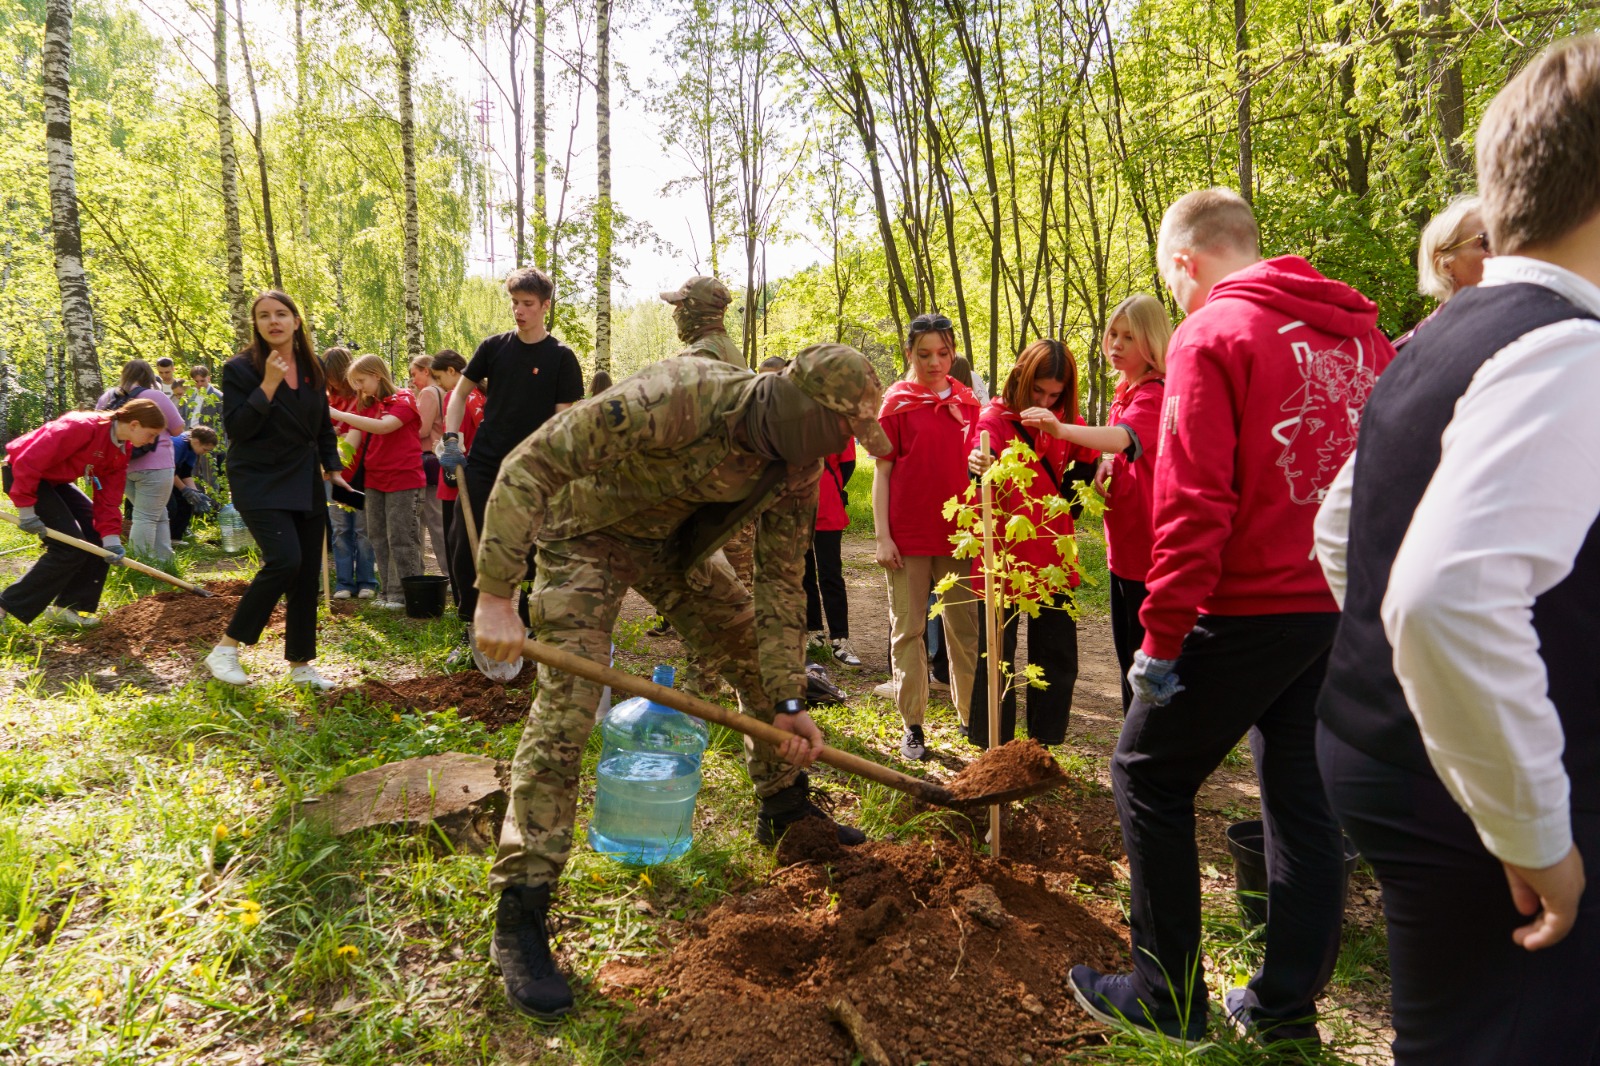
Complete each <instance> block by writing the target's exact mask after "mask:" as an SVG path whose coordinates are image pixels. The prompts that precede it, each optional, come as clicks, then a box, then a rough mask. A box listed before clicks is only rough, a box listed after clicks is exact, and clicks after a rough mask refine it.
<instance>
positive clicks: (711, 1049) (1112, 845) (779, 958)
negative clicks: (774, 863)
mask: <svg viewBox="0 0 1600 1066" xmlns="http://www.w3.org/2000/svg"><path fill="white" fill-rule="evenodd" d="M954 821H955V822H958V823H960V824H962V825H966V824H967V823H966V822H965V820H964V819H954ZM1115 825H1116V821H1115V812H1114V810H1113V809H1112V808H1111V803H1110V800H1109V799H1108V798H1106V797H1103V796H1102V797H1089V798H1086V799H1085V800H1083V801H1082V802H1081V803H1080V805H1079V809H1077V810H1071V809H1068V808H1066V807H1062V806H1058V805H1055V804H1048V805H1047V804H1034V805H1031V806H1030V807H1027V808H1025V809H1021V810H1011V811H1008V812H1007V815H1006V822H1005V824H1004V826H1003V827H1002V833H1003V834H1005V835H1004V837H1003V840H1004V842H1005V847H1006V848H1007V849H1008V855H1009V856H1010V857H1009V858H1007V859H1005V860H1003V861H1000V862H995V861H991V860H989V859H986V858H984V857H983V856H981V855H979V854H977V853H975V852H974V851H973V849H972V848H971V846H970V845H969V844H967V843H965V842H961V841H958V840H955V839H940V840H935V841H922V842H916V843H888V842H871V843H868V844H864V845H861V846H860V847H855V848H841V847H840V846H839V845H838V843H837V841H836V839H835V838H834V837H833V835H832V834H831V833H828V832H824V831H823V829H824V828H825V826H824V823H822V822H820V821H808V822H802V823H800V824H799V825H798V826H797V827H795V828H794V829H791V830H790V832H789V834H788V835H786V837H785V838H784V840H783V841H782V843H781V844H780V845H779V852H778V856H779V861H780V862H789V863H793V865H788V866H785V867H784V868H782V869H780V870H779V871H778V872H777V873H776V874H775V875H774V876H773V877H772V879H771V880H770V882H768V883H767V884H765V885H763V886H762V887H760V888H758V889H756V890H755V891H752V892H750V893H747V894H745V895H743V896H738V897H730V898H729V899H727V900H724V901H723V902H722V903H721V904H719V905H718V906H717V907H716V908H715V909H714V910H712V911H711V912H710V913H709V914H708V915H706V917H705V918H704V919H703V920H700V921H695V922H691V923H689V925H688V927H687V932H688V934H689V935H688V936H687V937H686V938H685V939H684V940H681V941H678V942H675V943H674V944H673V946H672V951H671V954H670V955H668V956H664V957H661V958H658V959H656V960H653V961H651V962H649V963H647V964H644V965H639V964H625V963H621V962H617V963H611V964H608V965H607V966H606V967H605V968H604V969H603V970H602V971H601V974H600V980H601V984H602V987H603V989H604V990H605V991H606V992H607V993H608V994H611V995H616V996H625V995H635V994H636V995H638V996H639V997H640V998H641V999H642V1000H644V1001H645V1002H644V1005H643V1006H641V1008H640V1010H639V1012H638V1013H637V1014H636V1015H635V1017H636V1019H637V1025H638V1026H639V1030H640V1036H641V1039H642V1043H643V1047H642V1051H643V1053H644V1057H645V1058H646V1059H647V1060H648V1061H650V1062H653V1063H661V1064H672V1066H731V1064H740V1063H747V1064H750V1066H755V1064H761V1066H815V1064H820V1063H849V1062H851V1061H852V1059H853V1058H855V1056H857V1055H863V1054H864V1052H865V1049H866V1046H867V1045H868V1044H869V1043H871V1042H875V1043H876V1044H877V1045H879V1046H881V1048H882V1049H883V1051H884V1052H885V1053H886V1056H887V1059H888V1061H889V1062H891V1063H894V1064H895V1066H900V1064H908V1063H917V1062H929V1063H939V1064H944V1063H981V1064H984V1066H988V1064H990V1063H993V1064H996V1066H999V1064H1005V1063H1022V1062H1025V1061H1033V1062H1047V1061H1052V1060H1054V1059H1056V1058H1057V1057H1059V1056H1060V1055H1062V1054H1063V1053H1065V1052H1067V1051H1069V1050H1071V1049H1072V1048H1074V1047H1076V1046H1079V1045H1081V1044H1083V1043H1084V1042H1086V1041H1089V1040H1092V1039H1093V1037H1092V1036H1091V1035H1090V1034H1091V1033H1092V1032H1093V1031H1094V1030H1095V1029H1096V1027H1095V1025H1094V1024H1093V1022H1092V1021H1091V1020H1090V1019H1089V1018H1088V1016H1087V1015H1085V1014H1084V1013H1083V1012H1082V1011H1080V1010H1079V1009H1077V1008H1076V1007H1075V1006H1074V1005H1073V1004H1072V995H1071V991H1070V990H1069V989H1068V987H1067V983H1066V982H1067V974H1068V972H1069V971H1070V970H1071V968H1072V967H1073V966H1074V965H1076V964H1078V963H1087V964H1089V965H1092V966H1096V967H1099V968H1112V969H1117V968H1125V967H1126V966H1127V965H1128V949H1127V944H1126V935H1125V933H1124V931H1123V926H1122V924H1121V920H1120V916H1119V913H1118V911H1117V909H1116V907H1115V906H1114V905H1113V904H1111V903H1110V902H1109V901H1106V900H1101V899H1097V898H1094V897H1086V896H1084V895H1082V894H1081V889H1080V890H1079V892H1078V893H1074V891H1073V885H1074V882H1075V881H1077V880H1079V879H1083V880H1089V881H1091V882H1093V883H1100V882H1102V881H1104V880H1106V879H1108V878H1109V876H1110V863H1109V860H1110V858H1112V857H1115V856H1116V855H1118V854H1120V836H1119V835H1117V834H1116V833H1115ZM963 832H965V830H963ZM1103 849H1109V850H1103ZM1080 872H1081V878H1080V876H1079V875H1080ZM660 988H665V989H666V992H665V994H664V995H663V996H662V997H661V998H659V999H653V1000H652V999H651V998H650V997H651V996H652V994H653V993H654V992H655V991H656V990H657V989H660ZM841 999H843V1000H847V1001H848V1003H847V1004H845V1005H843V1006H842V1008H841V1005H840V1003H839V1001H840V1000H841ZM852 1008H853V1010H852ZM851 1015H855V1016H856V1017H857V1018H858V1019H859V1020H860V1021H863V1022H864V1029H865V1031H863V1027H862V1026H857V1027H856V1031H855V1033H854V1034H852V1033H850V1032H847V1030H846V1027H845V1026H844V1025H843V1024H839V1023H836V1022H835V1021H834V1018H835V1017H840V1016H851ZM1024 1056H1027V1058H1026V1059H1025V1058H1024Z"/></svg>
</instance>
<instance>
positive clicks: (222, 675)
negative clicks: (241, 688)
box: [205, 644, 250, 685]
mask: <svg viewBox="0 0 1600 1066" xmlns="http://www.w3.org/2000/svg"><path fill="white" fill-rule="evenodd" d="M205 663H206V669H207V670H210V671H211V676H212V677H214V678H216V679H217V680H218V681H222V682H225V683H227V684H229V685H248V684H249V683H250V675H249V674H247V673H245V672H244V667H242V666H240V665H239V649H238V648H225V647H223V646H222V645H220V644H219V645H217V646H216V647H215V648H212V649H211V654H210V655H207V656H206V659H205Z"/></svg>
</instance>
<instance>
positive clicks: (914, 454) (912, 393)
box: [872, 314, 980, 759]
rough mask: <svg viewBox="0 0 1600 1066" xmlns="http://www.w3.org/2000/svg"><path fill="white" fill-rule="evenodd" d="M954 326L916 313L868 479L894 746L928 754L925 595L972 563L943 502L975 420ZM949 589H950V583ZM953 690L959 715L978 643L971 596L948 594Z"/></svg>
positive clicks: (962, 487)
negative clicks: (961, 555) (958, 544)
mask: <svg viewBox="0 0 1600 1066" xmlns="http://www.w3.org/2000/svg"><path fill="white" fill-rule="evenodd" d="M955 350H956V338H955V329H954V327H953V326H952V325H951V322H950V320H949V319H948V318H946V317H945V316H943V315H931V314H930V315H918V316H917V317H916V318H914V319H912V320H911V326H910V333H909V337H908V339H907V341H906V362H907V364H909V366H910V369H909V371H908V372H907V374H906V378H905V380H903V381H897V382H895V383H894V384H893V385H891V386H890V387H889V391H888V392H887V393H886V394H885V395H884V398H883V408H882V410H881V411H880V412H879V413H878V421H879V423H880V424H881V425H882V426H883V431H884V433H886V434H887V435H888V437H889V442H890V443H891V444H892V445H893V446H894V451H893V452H892V454H890V455H889V456H888V457H886V458H882V459H878V460H877V466H876V468H875V476H874V480H873V485H872V519H873V524H874V526H875V527H876V530H875V533H876V538H877V557H878V565H879V566H881V567H883V568H884V569H885V570H887V571H888V572H889V644H890V658H891V659H892V661H893V666H894V686H895V688H894V692H895V703H896V705H897V706H898V708H899V710H900V717H901V719H902V720H904V722H905V736H904V738H903V740H902V741H901V744H900V754H901V755H903V756H905V757H906V758H908V759H921V758H924V757H926V755H927V753H928V748H927V741H926V738H925V737H924V735H923V731H922V723H923V718H924V716H925V715H926V713H927V705H928V649H927V648H926V647H925V646H924V645H923V643H922V635H923V631H924V630H925V629H926V628H927V625H928V609H927V603H928V594H929V592H930V591H931V590H932V589H933V587H934V585H936V584H938V582H939V579H940V578H942V577H944V576H945V575H946V574H955V575H958V576H960V577H963V578H964V577H966V576H967V574H968V571H969V569H970V566H971V564H970V563H968V562H966V561H965V560H962V559H957V558H956V557H955V556H953V555H951V554H950V552H951V546H950V537H951V534H953V533H955V531H956V526H955V522H954V521H953V520H950V519H946V518H945V517H944V513H943V510H944V504H945V501H946V500H948V499H950V498H952V497H955V496H960V495H961V494H962V493H963V492H965V491H966V489H967V453H968V452H970V451H971V450H972V442H973V440H974V434H975V432H976V430H977V427H978V415H979V413H980V412H979V407H978V398H977V397H976V396H974V395H972V390H971V389H969V388H967V387H966V386H965V385H963V384H961V383H960V382H959V381H956V380H955V379H954V378H952V377H950V363H951V361H952V360H953V359H954V358H955ZM951 591H952V593H956V592H957V590H955V589H952V590H951ZM941 617H942V618H943V619H944V631H945V637H946V641H947V643H948V645H949V648H950V681H951V689H952V692H951V695H952V697H953V699H954V702H955V705H956V711H957V713H958V714H959V715H961V719H962V723H963V724H965V722H966V713H967V707H968V706H969V703H970V701H971V698H972V675H973V670H974V665H975V663H976V655H977V648H978V612H977V608H976V605H975V604H974V603H973V602H972V601H971V599H970V597H962V596H958V595H950V596H947V597H946V607H945V610H944V613H943V615H942V616H941Z"/></svg>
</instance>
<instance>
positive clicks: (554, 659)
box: [522, 639, 1069, 810]
mask: <svg viewBox="0 0 1600 1066" xmlns="http://www.w3.org/2000/svg"><path fill="white" fill-rule="evenodd" d="M522 654H523V655H524V656H525V657H526V658H529V659H532V660H533V661H534V662H536V663H542V664H544V665H545V666H548V667H550V668H551V669H553V670H560V671H562V672H563V673H568V674H576V675H577V676H578V677H582V678H587V679H588V680H590V681H594V682H596V683H598V684H602V685H610V686H611V687H612V688H614V689H616V690H617V691H618V692H626V693H628V694H629V695H630V696H643V697H645V698H646V699H650V700H654V701H655V702H657V703H660V704H664V705H665V706H668V707H673V708H676V709H677V710H680V711H682V712H683V713H684V714H692V715H694V716H695V717H696V718H700V719H703V720H705V721H707V722H715V723H717V724H718V725H721V726H727V727H728V728H729V729H732V730H733V731H734V732H736V733H743V734H744V735H745V736H747V737H754V738H755V739H756V740H760V741H764V742H766V743H768V744H771V745H773V746H774V747H777V746H778V745H780V744H782V743H783V742H784V741H786V740H788V739H789V737H790V736H792V735H793V734H790V733H785V732H784V731H783V730H781V729H779V728H777V727H776V726H770V725H767V724H766V723H765V722H761V721H758V720H756V719H754V718H751V717H750V716H749V715H746V714H739V713H738V712H737V711H730V710H728V709H726V708H724V707H719V706H717V705H716V704H714V703H707V702H706V701H705V700H701V699H696V698H695V697H693V696H691V695H689V694H688V693H687V692H680V691H679V690H678V689H675V688H667V687H666V686H665V685H657V684H655V683H654V682H651V681H646V680H645V679H644V678H642V677H635V676H634V675H632V674H625V673H623V672H622V671H621V670H613V669H612V668H611V667H609V666H601V665H600V664H599V663H593V662H590V661H589V660H588V659H585V658H583V657H582V656H581V655H574V654H572V653H571V652H569V651H562V650H561V649H560V648H555V647H551V646H550V645H549V644H543V643H540V642H539V641H537V640H532V639H530V640H525V641H523V643H522ZM818 760H819V761H821V762H825V763H827V764H828V765H829V766H836V767H838V768H839V769H841V770H843V771H844V772H845V773H849V774H855V775H856V776H857V777H865V778H868V779H869V780H872V781H876V782H878V783H879V784H883V785H888V786H889V787H890V788H893V789H897V790H899V791H901V792H904V793H906V794H907V795H908V796H912V797H915V798H916V799H919V800H921V801H922V802H924V803H931V804H934V805H935V806H939V807H950V808H953V809H955V810H961V809H963V808H966V807H988V806H992V805H994V804H998V803H1006V802H1009V801H1011V800H1016V799H1023V798H1025V797H1028V796H1036V795H1039V794H1040V793H1042V792H1050V791H1053V790H1054V789H1057V788H1060V787H1061V786H1062V785H1064V784H1066V783H1067V781H1068V780H1069V778H1068V777H1067V776H1066V775H1065V774H1058V775H1055V776H1053V777H1047V778H1045V779H1044V780H1042V781H1035V782H1033V783H1031V784H1028V785H1023V786H1020V787H1017V788H1010V789H1006V790H1004V791H1001V792H987V793H984V794H983V795H979V796H967V795H957V794H956V793H955V792H952V791H951V790H950V789H948V788H945V787H944V786H943V785H940V784H936V783H935V782H932V781H924V780H923V779H922V778H919V777H912V776H911V775H910V774H903V773H901V772H900V771H898V770H891V769H889V767H887V766H881V765H879V764H878V763H875V762H872V761H871V760H869V759H863V758H861V757H860V756H859V755H851V754H850V753H849V752H846V751H840V750H839V749H838V748H830V747H824V748H823V749H822V754H821V755H820V756H818Z"/></svg>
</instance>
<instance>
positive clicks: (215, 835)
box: [211, 822, 228, 840]
mask: <svg viewBox="0 0 1600 1066" xmlns="http://www.w3.org/2000/svg"><path fill="white" fill-rule="evenodd" d="M211 839H212V840H227V839H228V827H227V826H225V825H223V824H222V823H221V822H218V823H217V824H216V825H214V826H212V827H211Z"/></svg>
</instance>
